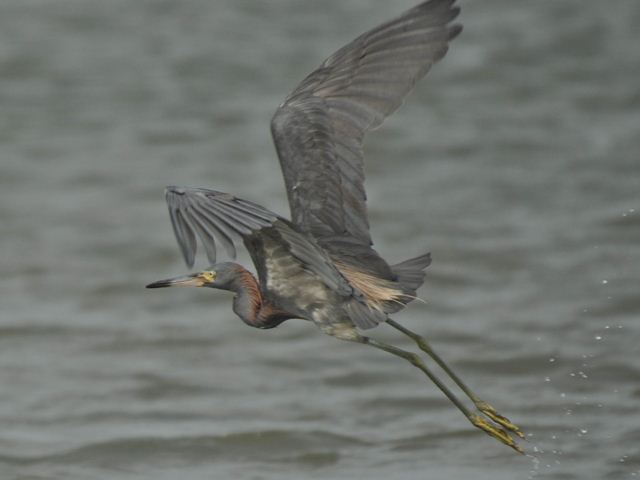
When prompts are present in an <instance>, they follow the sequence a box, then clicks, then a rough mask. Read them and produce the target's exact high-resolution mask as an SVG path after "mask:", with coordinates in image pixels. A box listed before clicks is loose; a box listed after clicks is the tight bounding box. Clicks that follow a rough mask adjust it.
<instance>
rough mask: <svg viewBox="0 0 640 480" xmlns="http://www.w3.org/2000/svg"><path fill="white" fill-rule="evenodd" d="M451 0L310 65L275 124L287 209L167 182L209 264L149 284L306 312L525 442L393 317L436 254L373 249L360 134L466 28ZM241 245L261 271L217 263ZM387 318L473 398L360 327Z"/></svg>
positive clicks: (268, 314)
mask: <svg viewBox="0 0 640 480" xmlns="http://www.w3.org/2000/svg"><path fill="white" fill-rule="evenodd" d="M454 3H455V0H429V1H427V2H424V3H421V4H420V5H417V6H416V7H414V8H412V9H410V10H408V11H406V12H405V13H403V14H402V15H400V16H399V17H397V18H395V19H393V20H390V21H388V22H386V23H383V24H381V25H379V26H377V27H375V28H373V29H372V30H369V31H368V32H366V33H364V34H362V35H360V36H359V37H358V38H356V39H355V40H353V41H352V42H351V43H349V44H347V45H345V46H344V47H342V48H341V49H339V50H338V51H337V52H335V53H334V54H333V55H331V56H330V57H329V58H328V59H326V60H325V61H324V62H323V63H322V64H321V65H320V67H318V68H317V69H316V70H314V71H313V72H312V73H311V74H310V75H308V76H307V77H306V78H305V79H304V80H303V81H302V83H300V85H298V87H297V88H296V89H295V90H294V91H293V92H292V93H291V94H290V95H289V96H288V97H287V98H286V100H285V101H284V102H283V103H282V104H281V105H280V106H279V107H278V109H277V110H276V113H275V115H274V116H273V119H272V120H271V133H272V136H273V140H274V143H275V146H276V150H277V153H278V157H279V159H280V166H281V168H282V173H283V176H284V181H285V185H286V189H287V197H288V200H289V206H290V208H291V220H287V219H285V218H283V217H281V216H280V215H277V214H275V213H273V212H271V211H269V210H267V209H266V208H264V207H262V206H260V205H258V204H256V203H253V202H250V201H247V200H243V199H240V198H237V197H235V196H232V195H230V194H228V193H222V192H219V191H214V190H209V189H205V188H182V187H173V186H171V187H167V189H166V192H165V193H166V200H167V203H168V206H169V213H170V217H171V223H172V225H173V231H174V233H175V236H176V239H177V241H178V245H179V246H180V249H181V251H182V254H183V256H184V259H185V261H186V263H187V265H188V266H189V267H192V266H193V265H194V260H195V253H196V246H197V243H198V242H200V243H201V244H202V246H203V247H204V250H205V252H206V255H207V258H208V260H209V262H210V264H211V267H209V268H208V269H207V270H204V271H201V272H198V273H194V274H191V275H186V276H181V277H176V278H172V279H168V280H161V281H158V282H154V283H151V284H150V285H147V287H148V288H160V287H171V286H176V285H187V286H195V287H210V288H217V289H221V290H228V291H231V292H233V293H234V294H235V295H234V299H233V311H234V312H235V313H236V314H237V315H238V316H239V317H240V318H241V319H242V320H243V321H244V322H245V323H246V324H248V325H250V326H252V327H256V328H263V329H266V328H273V327H276V326H278V325H279V324H281V323H282V322H284V321H285V320H288V319H292V318H299V319H304V320H310V321H312V322H313V323H315V324H316V325H317V326H318V328H319V329H320V330H321V331H322V332H324V333H326V334H328V335H331V336H333V337H336V338H338V339H341V340H347V341H350V342H356V343H361V344H364V345H370V346H372V347H375V348H378V349H380V350H384V351H385V352H388V353H391V354H393V355H396V356H398V357H400V358H403V359H405V360H407V361H408V362H410V363H411V364H413V365H414V366H415V367H417V368H418V369H420V370H421V371H422V372H423V373H424V374H425V375H426V376H427V377H429V379H430V380H431V381H432V382H434V383H435V384H436V385H437V387H438V388H439V389H440V390H442V392H443V393H444V394H445V395H446V396H447V397H448V398H449V400H451V401H452V402H453V403H454V404H455V405H456V406H457V407H458V408H459V409H460V410H461V411H462V413H463V414H464V415H465V416H466V417H467V418H468V419H469V421H470V422H471V423H472V424H473V425H474V426H476V427H478V428H480V429H481V430H483V431H484V432H486V433H487V434H489V435H490V436H492V437H494V438H496V439H498V440H499V441H501V442H503V443H504V444H506V445H508V446H510V447H512V448H514V449H515V450H517V451H519V452H521V453H522V449H521V448H520V447H519V446H518V445H517V443H516V442H515V441H514V439H513V437H512V436H511V435H512V434H514V435H517V436H519V437H521V438H524V435H523V434H522V432H521V430H520V429H519V428H518V427H517V426H516V425H515V424H513V423H512V422H511V421H509V420H508V419H507V418H506V417H504V416H502V415H500V414H499V413H498V412H497V411H496V410H495V409H494V408H493V407H492V406H491V405H489V404H488V403H487V402H485V401H483V400H481V399H480V397H478V396H477V395H476V394H474V393H473V392H472V391H471V390H470V389H469V388H468V387H467V386H466V385H465V384H464V383H463V382H462V380H460V378H459V377H458V376H457V375H456V374H455V373H454V372H453V371H452V370H451V369H450V368H449V367H448V366H447V364H446V363H445V362H444V361H443V360H442V359H441V358H440V357H439V356H438V355H437V354H436V353H435V352H434V350H433V349H432V348H431V347H430V345H429V344H428V343H427V340H426V339H425V338H424V337H422V336H420V335H418V334H417V333H414V332H412V331H411V330H409V329H407V328H405V327H403V326H402V325H400V324H399V323H397V322H395V321H394V320H392V319H391V318H390V317H389V315H390V314H392V313H395V312H398V311H400V310H402V309H403V308H404V307H405V306H406V305H407V304H408V303H409V302H411V301H412V300H413V299H415V298H416V290H417V289H418V288H419V287H420V286H421V285H422V283H423V281H424V276H425V273H424V270H425V268H426V267H427V266H429V264H430V263H431V256H430V254H429V253H426V254H424V255H421V256H418V257H415V258H411V259H409V260H406V261H404V262H401V263H398V264H396V265H389V264H388V263H387V262H386V261H385V260H384V259H383V258H382V257H381V256H380V255H379V254H378V252H376V251H375V250H374V249H373V248H372V245H373V242H372V241H371V236H370V233H369V223H368V220H367V208H366V196H365V191H364V168H363V164H364V161H363V151H362V144H363V138H364V135H365V133H366V132H368V131H369V130H372V129H374V128H376V127H378V126H379V125H380V124H381V123H382V122H383V120H384V119H385V117H386V116H388V115H390V114H391V113H393V112H394V111H395V110H396V109H397V108H398V107H399V106H400V104H401V103H402V102H403V100H404V98H405V96H406V95H407V94H408V93H409V92H410V91H411V90H412V88H413V86H414V85H415V83H416V82H417V81H418V80H419V79H420V78H422V77H423V76H424V75H425V74H426V73H427V71H428V70H429V69H430V68H431V66H432V65H433V64H434V63H436V62H437V61H438V60H440V59H441V58H442V57H444V55H445V53H446V52H447V50H448V44H449V42H450V41H451V40H452V39H453V38H454V37H456V36H457V35H458V34H459V33H460V31H461V30H462V27H461V25H458V24H452V23H451V22H452V21H453V20H454V19H455V18H456V17H457V16H458V13H459V12H460V9H459V7H457V6H455V5H454ZM240 241H242V243H243V244H244V246H245V248H246V249H247V251H248V252H249V254H250V256H251V259H252V260H253V263H254V265H255V268H256V271H257V279H256V277H255V276H254V275H253V274H252V273H251V272H249V271H248V270H247V269H246V268H244V267H243V266H241V265H239V264H237V263H232V262H224V263H216V244H222V246H223V247H224V249H225V250H226V252H227V254H228V255H229V257H231V258H235V254H236V245H237V244H239V243H240ZM381 323H386V324H388V325H390V326H391V327H393V328H395V329H397V330H399V331H400V332H402V333H403V334H405V335H407V336H408V337H410V338H411V339H412V340H413V341H414V342H415V343H416V344H417V346H418V348H419V349H421V350H422V351H424V352H425V353H426V354H427V355H428V356H430V357H431V358H432V359H433V360H434V361H435V363H436V364H438V365H439V366H440V367H441V368H442V369H443V371H444V372H445V373H446V374H447V375H448V376H449V377H450V378H451V379H452V380H453V382H454V383H456V384H457V385H458V386H459V387H460V389H461V390H462V392H464V394H465V395H467V397H468V398H469V399H470V400H471V401H472V402H473V404H474V406H475V409H476V410H475V411H472V410H470V409H468V408H467V407H466V406H465V405H464V404H463V403H462V402H461V401H460V400H459V399H458V398H457V397H456V396H455V395H454V394H453V393H452V392H451V391H450V390H449V388H447V386H446V385H445V384H444V383H442V382H441V381H440V379H439V378H438V377H436V376H435V375H434V373H432V371H431V370H430V369H429V368H427V366H426V365H425V363H424V362H423V360H422V359H421V357H420V356H419V355H418V354H416V353H414V352H411V351H408V350H403V349H400V348H398V347H396V346H393V345H390V344H387V343H383V342H381V341H378V340H375V339H373V338H370V337H368V336H365V335H364V334H363V331H364V330H367V329H370V328H373V327H376V326H377V325H379V324H381Z"/></svg>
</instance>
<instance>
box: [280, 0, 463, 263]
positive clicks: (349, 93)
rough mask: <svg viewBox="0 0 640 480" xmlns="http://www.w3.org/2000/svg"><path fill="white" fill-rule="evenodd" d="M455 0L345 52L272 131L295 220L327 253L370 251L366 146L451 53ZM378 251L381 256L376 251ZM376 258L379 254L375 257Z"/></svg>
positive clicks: (295, 98)
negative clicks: (336, 246)
mask: <svg viewBox="0 0 640 480" xmlns="http://www.w3.org/2000/svg"><path fill="white" fill-rule="evenodd" d="M454 2H455V0H430V1H428V2H425V3H422V4H420V5H418V6H416V7H414V8H412V9H411V10H408V11H407V12H405V13H404V14H402V15H401V16H400V17H398V18H396V19H394V20H391V21H389V22H387V23H384V24H382V25H380V26H378V27H376V28H374V29H373V30H370V31H369V32H367V33H365V34H363V35H361V36H360V37H358V38H356V39H355V40H354V41H353V42H351V43H350V44H348V45H346V46H344V47H343V48H341V49H340V50H338V51H337V52H335V53H334V54H333V55H332V56H331V57H329V58H328V59H327V60H325V61H324V63H323V64H322V65H321V66H320V67H319V68H318V69H317V70H315V71H314V72H313V73H311V74H310V75H309V76H308V77H307V78H305V79H304V80H303V81H302V83H301V84H300V85H299V86H298V87H297V88H296V89H295V90H294V91H293V93H291V94H290V95H289V97H288V98H287V99H286V100H285V102H284V103H283V104H282V105H281V106H280V107H279V108H278V110H277V111H276V113H275V115H274V117H273V120H272V122H271V132H272V135H273V139H274V143H275V145H276V149H277V151H278V156H279V158H280V165H281V167H282V172H283V175H284V180H285V185H286V187H287V195H288V199H289V205H290V207H291V220H292V222H293V223H294V224H295V225H297V226H298V227H299V228H300V229H301V230H303V231H307V232H309V233H311V234H312V235H313V236H314V237H315V238H316V239H318V241H319V242H320V243H321V244H322V245H323V246H324V247H326V248H329V249H330V250H331V243H332V242H336V241H337V242H341V243H342V244H344V243H345V242H347V243H354V242H355V243H357V244H359V245H361V246H366V247H369V246H370V245H371V244H372V242H371V237H370V234H369V224H368V220H367V209H366V204H365V201H366V195H365V191H364V170H363V154H362V141H363V137H364V134H365V133H366V132H367V131H368V130H371V129H373V128H375V127H377V126H379V125H380V124H381V123H382V121H383V120H384V118H385V117H386V116H388V115H389V114H391V113H392V112H394V111H395V110H396V109H397V108H398V107H399V106H400V104H401V103H402V101H403V99H404V97H405V96H406V95H407V94H408V93H409V91H411V89H412V88H413V86H414V84H415V83H416V82H417V81H418V80H419V79H420V78H421V77H422V76H424V75H425V74H426V73H427V71H428V70H429V68H430V67H431V65H433V64H434V63H435V62H437V61H438V60H439V59H441V58H442V57H443V56H444V55H445V53H446V52H447V48H448V43H449V41H450V40H451V39H452V38H454V37H455V36H456V35H457V34H458V33H460V31H461V29H462V27H461V26H459V25H450V22H451V21H452V20H453V19H454V18H455V17H456V16H457V15H458V13H459V8H458V7H455V6H453V4H454ZM374 253H375V252H374ZM376 256H377V254H376Z"/></svg>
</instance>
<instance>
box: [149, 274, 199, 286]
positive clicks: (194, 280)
mask: <svg viewBox="0 0 640 480" xmlns="http://www.w3.org/2000/svg"><path fill="white" fill-rule="evenodd" d="M204 284H205V281H204V279H203V278H202V276H201V275H200V274H199V273H194V274H192V275H183V276H181V277H174V278H168V279H166V280H158V281H157V282H153V283H150V284H149V285H147V288H163V287H176V286H177V287H202V286H203V285H204Z"/></svg>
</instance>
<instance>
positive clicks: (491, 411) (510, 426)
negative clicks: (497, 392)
mask: <svg viewBox="0 0 640 480" xmlns="http://www.w3.org/2000/svg"><path fill="white" fill-rule="evenodd" d="M476 406H477V407H478V410H480V411H481V412H482V413H484V414H485V415H486V416H487V417H489V418H490V419H491V420H493V421H494V422H496V423H497V424H498V425H502V426H503V427H504V428H506V429H507V430H509V431H510V432H513V433H515V434H516V435H517V436H519V437H520V438H524V433H522V430H520V428H519V427H518V426H517V425H516V424H514V423H511V420H509V419H508V418H507V417H503V416H502V415H500V414H499V413H498V412H496V409H495V408H493V407H492V406H491V405H489V404H488V403H487V402H483V401H480V402H477V403H476Z"/></svg>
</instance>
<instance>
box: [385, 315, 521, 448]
mask: <svg viewBox="0 0 640 480" xmlns="http://www.w3.org/2000/svg"><path fill="white" fill-rule="evenodd" d="M386 323H388V324H389V325H391V326H392V327H393V328H395V329H396V330H399V331H400V332H402V333H404V334H405V335H406V336H408V337H409V338H411V339H412V340H413V341H414V342H415V343H416V345H418V347H419V348H420V350H422V351H423V352H425V353H426V354H427V355H429V356H430V357H431V358H432V359H433V360H434V361H435V362H436V363H437V364H438V365H439V366H440V368H442V369H443V370H444V371H445V373H446V374H447V375H448V376H449V378H451V380H453V381H454V382H455V383H456V385H458V386H459V387H460V389H461V390H462V391H463V392H464V393H465V394H466V395H467V397H469V398H470V399H471V401H472V402H473V403H474V405H475V406H476V408H477V409H478V410H480V411H481V412H482V413H483V414H485V415H486V416H487V417H489V418H490V419H491V420H493V421H494V422H496V423H498V424H500V425H502V426H503V427H504V428H506V429H507V430H509V431H511V432H513V433H515V434H516V435H518V436H519V437H520V438H524V434H523V433H522V431H521V430H520V428H519V427H518V426H517V425H515V424H514V423H512V422H511V421H510V420H509V419H508V418H507V417H504V416H502V415H500V414H499V413H498V412H497V411H496V410H495V408H493V407H492V406H491V405H489V404H488V403H487V402H485V401H484V400H482V399H481V398H480V397H478V396H477V395H476V394H475V393H474V392H473V391H471V389H470V388H469V387H467V386H466V385H465V383H464V382H463V381H462V380H461V379H460V377H458V375H456V374H455V373H454V372H453V370H451V368H449V366H448V365H447V364H446V363H445V362H444V360H442V358H440V356H439V355H438V354H437V353H436V352H435V351H434V350H433V349H432V348H431V345H429V343H428V342H427V339H426V338H424V337H423V336H421V335H418V334H417V333H415V332H412V331H411V330H409V329H408V328H406V327H403V326H402V325H400V324H399V323H397V322H395V321H394V320H391V319H388V320H387V322H386Z"/></svg>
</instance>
